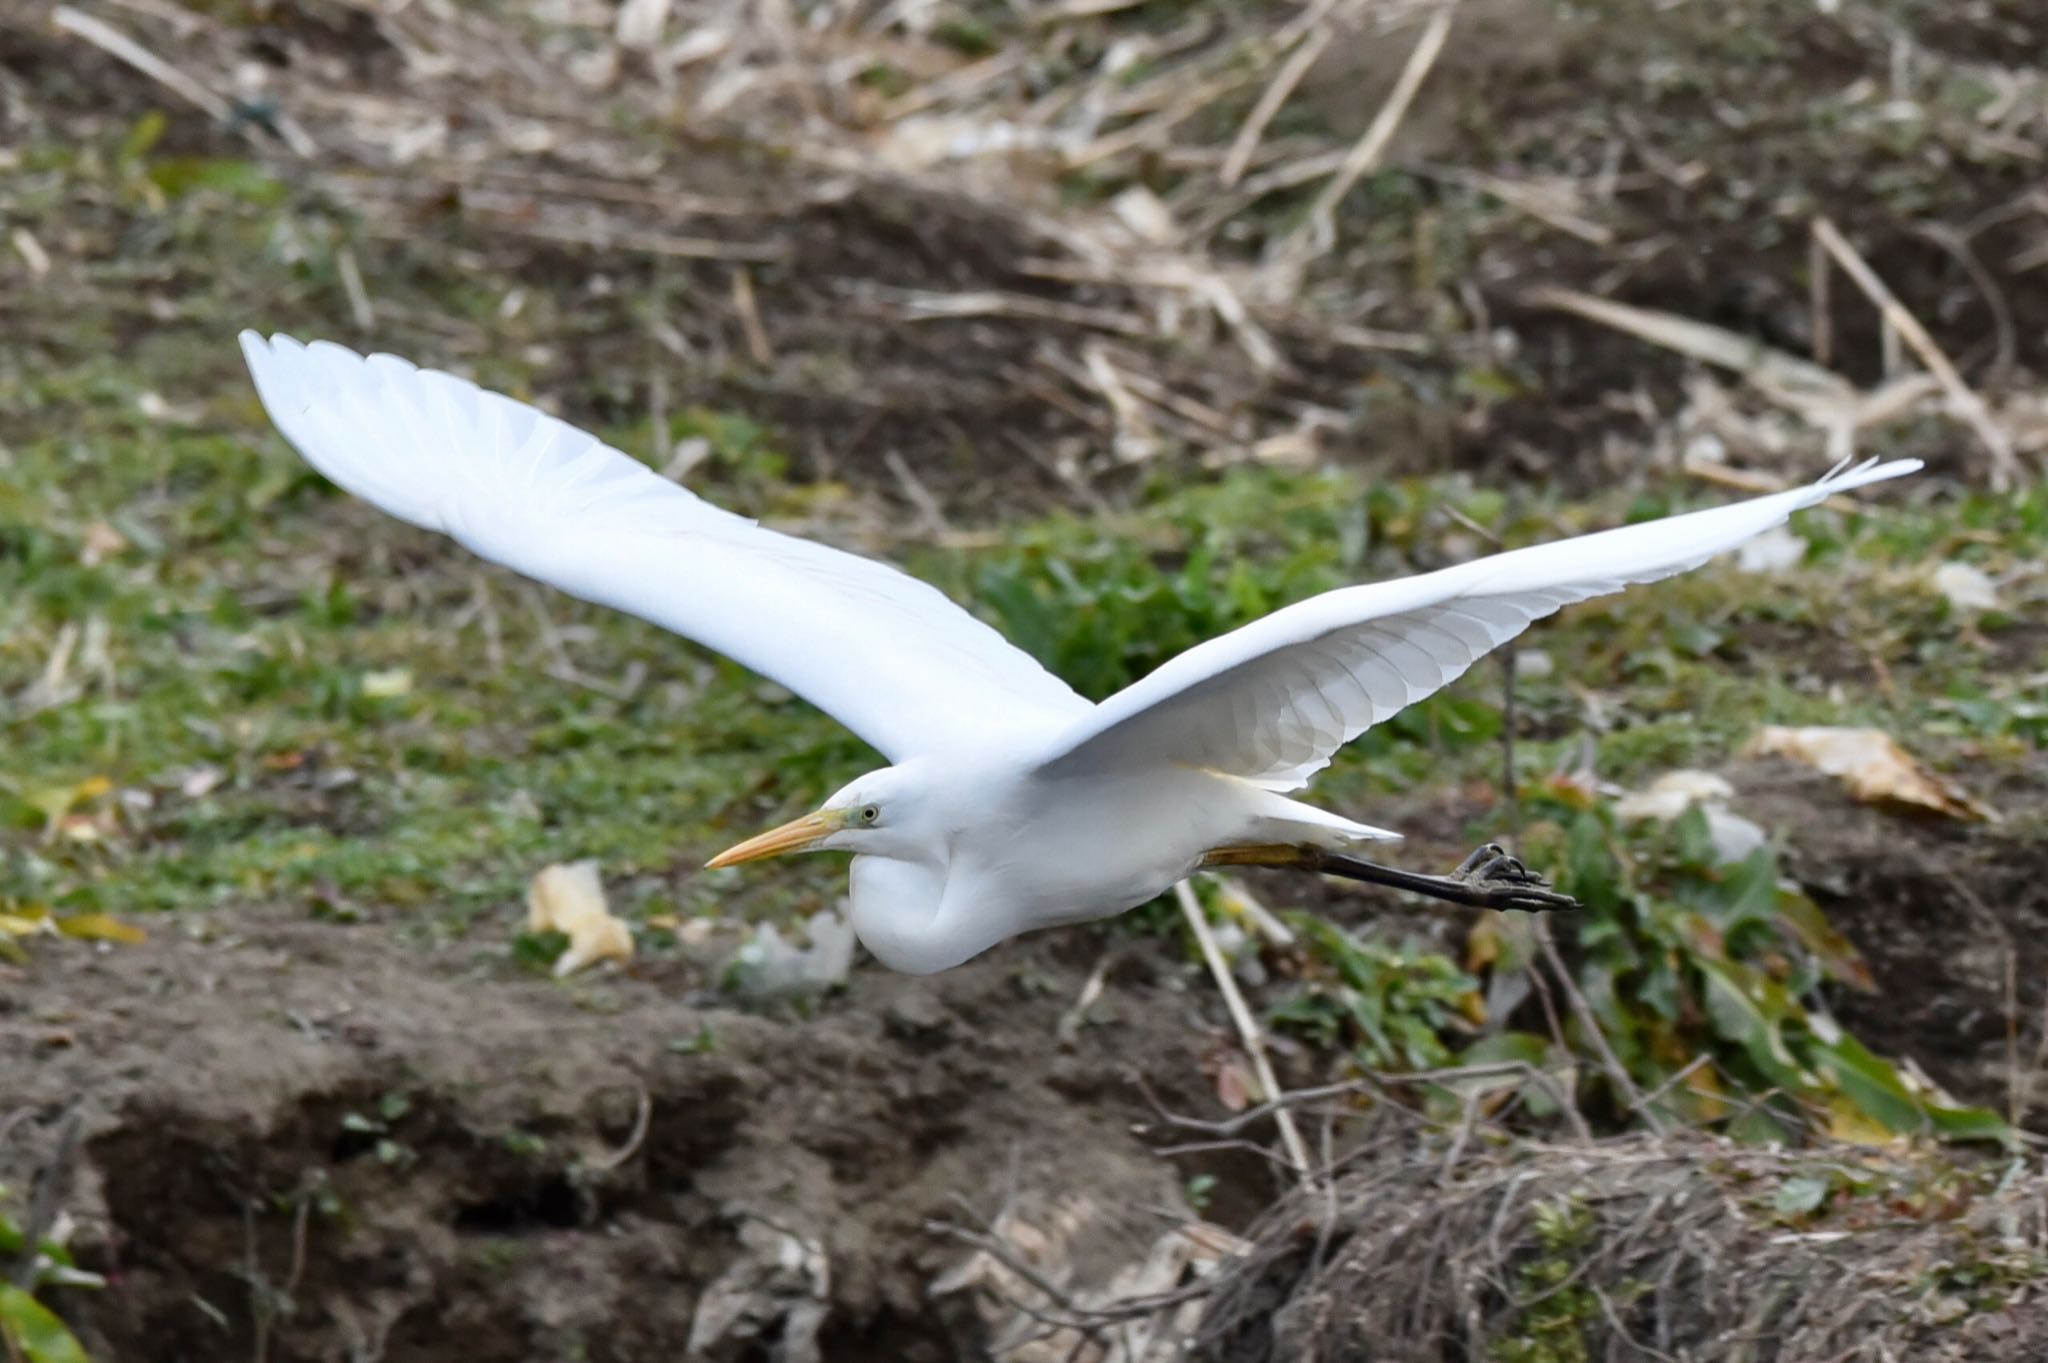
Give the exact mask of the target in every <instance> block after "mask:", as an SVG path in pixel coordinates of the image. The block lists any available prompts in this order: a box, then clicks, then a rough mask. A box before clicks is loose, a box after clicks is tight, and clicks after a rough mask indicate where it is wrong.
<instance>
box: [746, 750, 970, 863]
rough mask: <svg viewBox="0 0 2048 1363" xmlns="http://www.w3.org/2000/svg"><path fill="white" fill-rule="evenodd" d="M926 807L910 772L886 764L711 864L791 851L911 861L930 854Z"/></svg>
mask: <svg viewBox="0 0 2048 1363" xmlns="http://www.w3.org/2000/svg"><path fill="white" fill-rule="evenodd" d="M924 805H925V801H924V799H923V798H922V793H921V788H920V787H919V785H918V783H917V782H916V780H915V779H914V778H913V777H912V776H911V775H910V773H908V772H906V771H905V770H904V769H903V768H901V767H884V768H882V769H881V770H880V771H871V772H869V773H868V774H867V775H865V776H863V777H860V778H859V779H857V780H855V781H852V782H850V783H849V784H847V785H846V786H844V787H842V788H841V789H840V791H839V793H838V794H836V795H834V796H833V797H832V798H831V799H829V800H827V801H825V803H824V804H822V805H820V806H819V807H818V808H817V809H816V810H814V811H812V812H811V813H809V814H806V815H804V816H803V817H802V818H800V819H791V820H790V821H789V822H788V823H786V824H783V825H782V826H781V827H780V828H771V829H769V830H768V831H767V832H766V833H762V834H759V835H757V836H755V837H751V838H748V839H747V840H746V841H745V842H743V843H740V844H738V845H736V846H733V847H728V848H726V849H725V850H724V851H723V852H720V853H719V854H718V855H717V856H715V857H713V858H712V859H711V860H710V861H708V862H706V863H705V865H707V866H713V867H717V866H737V865H739V864H740V863H741V862H743V861H757V860H759V859H760V858H762V857H775V856H781V855H782V854H783V853H785V852H857V853H859V854H860V855H862V856H870V857H897V858H900V859H903V860H906V861H908V860H918V859H921V858H925V857H929V856H930V855H931V851H932V849H931V848H930V846H929V845H928V841H929V840H928V839H926V838H924V837H922V836H920V831H921V829H922V819H921V814H922V811H923V808H924Z"/></svg>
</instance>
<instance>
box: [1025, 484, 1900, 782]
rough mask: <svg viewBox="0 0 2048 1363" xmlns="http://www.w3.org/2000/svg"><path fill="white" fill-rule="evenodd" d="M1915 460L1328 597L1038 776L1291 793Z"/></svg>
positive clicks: (1164, 673)
mask: <svg viewBox="0 0 2048 1363" xmlns="http://www.w3.org/2000/svg"><path fill="white" fill-rule="evenodd" d="M1919 467H1920V461H1919V460H1917V459H1900V460H1894V461H1893V462H1891V463H1887V464H1878V463H1875V462H1872V463H1866V464H1863V465H1859V466H1857V467H1855V468H1846V469H1839V470H1837V471H1836V472H1834V473H1831V474H1829V475H1828V476H1827V477H1824V478H1822V479H1820V480H1819V481H1818V482H1815V483H1812V484H1809V485H1808V486H1805V487H1799V488H1793V489H1791V490H1789V491H1786V492H1778V493H1773V494H1771V495H1769V496H1765V497H1755V498H1752V499H1750V500H1748V501H1744V502H1735V503H1733V504H1731V505H1728V506H1721V507H1715V508H1713V509H1712V510H1709V511H1695V512H1693V513H1691V514H1689V515H1683V516H1670V517H1667V518H1665V519H1663V520H1658V521H1648V522H1645V523H1643V524H1640V525H1629V526H1623V527H1621V528H1620V529H1617V530H1607V531H1603V532H1601V533H1599V534H1594V535H1581V536H1579V537H1578V538H1576V539H1567V540H1558V541H1556V542H1554V543H1551V544H1538V545H1532V546H1531V547H1529V548H1526V549H1515V550H1511V551H1509V552H1507V553H1504V554H1495V555H1493V556H1492V557H1490V558H1482V559H1477V560H1475V561H1473V562H1470V563H1461V564H1459V565H1457V566H1456V567H1452V568H1445V569H1442V570H1440V571H1438V572H1434V573H1423V574H1421V575H1419V576H1416V577H1406V578H1400V579H1398V580H1396V581H1393V582H1380V583H1374V584H1372V585H1370V586H1364V587H1344V588H1340V589H1338V590H1336V591H1332V592H1325V593H1323V594H1322V595H1320V596H1315V597H1311V598H1309V599H1308V600H1306V601H1302V602H1298V603H1297V604H1295V605H1292V606H1288V607H1286V608H1285V609H1283V610H1278V611H1275V612H1274V613H1273V614H1271V615H1268V616H1266V617H1264V618H1263V619H1260V620H1255V621H1253V622H1252V623H1251V624H1249V625H1245V626H1243V627H1242V628H1240V629H1236V630H1233V631H1232V632H1230V633H1229V634H1225V635H1222V636H1220V637H1218V638H1215V639H1211V640H1209V641H1208V642H1206V643H1202V644H1197V645H1196V646H1195V647H1193V648H1191V649H1189V650H1188V651H1187V652H1185V653H1182V654H1181V655H1180V656H1178V657H1176V658H1173V659H1171V660H1170V661H1168V662H1166V663H1164V664H1163V665H1161V666H1160V667H1159V668H1158V669H1157V670H1156V671H1154V672H1152V673H1151V674H1150V675H1148V676H1146V677H1145V678H1144V679H1143V680H1141V681H1138V682H1136V683H1133V684H1132V685H1130V686H1128V687H1125V688H1124V689H1123V690H1122V691H1119V692H1117V694H1115V695H1114V696H1111V697H1110V698H1109V699H1108V700H1106V701H1104V702H1103V703H1102V704H1101V705H1099V706H1097V707H1096V708H1095V709H1094V710H1093V711H1091V712H1090V713H1089V714H1087V715H1086V716H1084V717H1083V718H1081V719H1079V720H1078V721H1076V722H1075V724H1074V727H1073V728H1072V729H1071V730H1069V731H1068V732H1067V733H1066V734H1064V735H1062V736H1061V738H1060V739H1059V740H1058V741H1056V742H1055V743H1054V744H1053V746H1052V748H1051V749H1050V750H1049V752H1048V755H1047V756H1046V758H1045V759H1044V761H1043V764H1042V765H1041V767H1040V770H1041V771H1042V772H1044V773H1045V774H1046V775H1048V776H1052V777H1062V776H1073V775H1080V774H1085V773H1087V772H1089V771H1098V770H1105V769H1110V768H1116V767H1122V766H1130V765H1134V764H1143V763H1162V762H1166V763H1175V764H1178V765H1183V766H1191V767H1203V768H1207V769H1209V770H1211V771H1217V772H1222V773H1225V774H1227V775H1231V776H1238V777H1242V778H1244V779H1246V780H1250V781H1254V782H1257V783H1258V784H1260V785H1263V786H1266V787H1268V788H1269V789H1273V790H1293V789H1295V788H1297V787H1299V786H1302V785H1304V784H1306V783H1307V781H1308V779H1309V777H1311V776H1313V775H1314V774H1315V773H1316V772H1318V771H1320V770H1321V769H1322V768H1323V767H1325V766H1327V765H1328V764H1329V761H1330V758H1331V756H1332V755H1333V754H1334V753H1335V752H1336V751H1337V749H1339V748H1341V747H1342V746H1344V744H1346V743H1349V742H1350V741H1351V740H1352V739H1354V738H1356V737H1357V736H1358V735H1359V734H1361V733H1363V732H1365V730H1367V729H1369V728H1371V727H1372V726H1373V725H1375V724H1378V723H1381V722H1382V721H1384V720H1386V719H1388V718H1390V717H1391V716H1392V715H1394V714H1395V713H1396V712H1397V711H1399V710H1402V709H1404V708H1405V707H1407V706H1410V705H1413V704H1414V703H1415V702H1416V701H1419V700H1421V699H1422V698H1423V697H1424V696H1427V695H1429V694H1431V693H1432V692H1434V691H1437V690H1439V689H1441V688H1442V687H1444V686H1446V685H1448V684H1449V683H1450V682H1452V681H1453V680H1455V679H1456V678H1457V677H1459V676H1461V675H1463V674H1464V672H1465V670H1466V669H1467V668H1469V667H1471V666H1472V664H1473V663H1475V662H1477V661H1479V659H1480V658H1482V657H1484V656H1485V655H1486V654H1487V653H1489V652H1491V651H1492V650H1493V649H1496V648H1498V647H1500V646H1501V645H1502V644H1504V643H1506V642H1507V641H1508V640H1510V639H1512V638H1514V637H1515V636H1516V635H1518V634H1520V633H1521V632H1522V631H1523V630H1525V629H1527V628H1528V627H1529V626H1530V625H1531V624H1532V623H1534V622H1535V621H1537V620H1540V619H1542V618H1543V617H1544V616H1546V615H1549V614H1551V613H1552V612H1554V611H1556V610H1557V609H1559V608H1560V607H1562V606H1567V605H1570V604H1571V603H1573V602H1575V601H1584V600H1586V599H1587V598H1589V597H1595V596H1604V595H1606V594H1608V593H1609V592H1616V591H1620V590H1621V589H1622V588H1623V587H1626V586H1629V585H1630V584H1632V583H1638V582H1653V581H1655V580H1657V579H1658V578H1663V577H1670V576H1672V575H1674V574H1676V573H1682V572H1684V571H1686V570H1687V569H1689V568H1696V567H1698V566H1699V565H1700V564H1702V563H1704V562H1706V561H1707V560H1708V559H1710V558H1712V557H1713V556H1714V555H1716V554H1719V553H1722V552H1723V551H1725V550H1728V549H1732V548H1734V547H1735V546H1736V545H1738V544H1741V543H1742V542H1743V541H1744V540H1747V539H1750V538H1751V537H1753V536H1755V535H1758V534H1761V533H1762V532H1764V531H1765V530H1768V529H1770V528H1771V527H1772V526H1775V525H1780V524H1782V523H1783V522H1784V521H1785V519H1786V518H1787V517H1788V516H1790V515H1791V514H1792V513H1793V512H1794V511H1797V510H1799V509H1801V508H1802V507H1808V506H1812V505H1814V504H1815V503H1816V502H1819V501H1821V500H1822V499H1824V498H1826V497H1830V496H1833V495H1834V494H1836V493H1838V492H1847V491H1849V490H1850V489H1851V488H1858V487H1863V486H1865V485H1867V484H1870V483H1876V482H1881V481H1883V480H1885V479H1887V478H1897V477H1899V476H1901V475H1902V474H1907V473H1912V472H1913V471H1915V470H1916V469H1918V468H1919Z"/></svg>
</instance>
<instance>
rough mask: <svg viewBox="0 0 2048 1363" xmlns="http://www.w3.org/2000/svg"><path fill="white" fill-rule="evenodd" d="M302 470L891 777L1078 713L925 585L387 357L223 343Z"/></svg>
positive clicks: (1066, 693) (249, 339) (285, 342)
mask: <svg viewBox="0 0 2048 1363" xmlns="http://www.w3.org/2000/svg"><path fill="white" fill-rule="evenodd" d="M242 351H243V354H244V355H245V356H247V358H248V361H249V371H250V373H251V375H252V376H253V377H254V379H255V381H256V389H257V392H258V393H259V394H260V395H261V397H262V399H263V405H264V407H265V408H267V409H268V410H269V412H270V415H271V418H272V419H273V420H274V421H276V423H277V426H278V429H279V430H280V431H282V432H283V433H284V436H285V438H286V439H287V440H289V441H290V442H291V443H292V444H293V445H294V446H295V447H297V449H298V450H299V452H300V453H301V454H303V455H304V456H305V457H306V459H307V461H308V462H310V463H311V464H312V465H313V466H314V467H315V468H317V469H319V470H320V471H321V472H322V473H324V474H326V475H327V476H328V477H329V478H331V479H333V480H334V481H335V482H336V483H339V484H340V485H341V486H342V487H344V488H346V489H347V490H349V491H350V492H353V493H355V494H356V495H357V496H359V497H362V498H363V499H364V500H366V501H369V502H373V503H375V504H376V505H377V506H379V507H381V508H382V509H384V510H385V511H387V512H389V513H390V514H392V515H394V516H397V517H398V518H400V519H401V520H405V521H409V522H411V523H412V524H414V525H417V526H421V527H423V528H425V529H428V530H436V531H440V532H443V533H445V534H447V535H449V536H451V537H452V538H454V539H455V540H457V541H459V542H460V543H461V544H463V545H464V546H465V547H467V548H469V549H470V550H472V551H474V552H475V553H477V554H479V555H481V556H482V557H484V558H487V559H489V560H491V561H492V562H494V563H500V564H503V565H505V566H506V567H508V568H511V569H514V570H515V571H517V572H520V573H524V574H525V575H527V576H528V577H533V578H537V579H539V580H540V581H542V582H546V583H548V584H550V585H551V586H554V587H558V588H560V589H561V590H563V591H566V592H568V593H569V594H571V595H572V596H578V597H581V598H583V599H584V600H586V601H593V602H597V603H599V604H601V605H606V606H612V607H615V608H617V609H619V610H623V611H626V612H627V613H629V614H632V615H636V616H639V617H640V618H641V619H643V620H648V621H651V622H653V623H655V624H657V625H661V626H663V627H664V628H666V629H670V630H673V631H675V632H676V633H678V634H681V635H683V636H685V637H686V638H690V639H694V640H696V641H697V642H699V643H701V644H704V645H706V646H708V647H710V648H714V649H716V650H718V651H719V652H721V653H725V654H727V655H729V656H731V657H732V658H734V659H736V660H737V661H739V662H741V663H744V664H745V665H746V666H748V667H750V668H752V669H754V670H755V671H756V672H759V673H761V674H762V675H764V676H767V677H770V678H773V679H774V680H775V681H777V682H780V683H781V684H782V685H784V686H786V687H788V688H789V689H790V690H792V691H794V692H796V693H797V694H798V695H801V696H803V697H804V698H805V699H807V700H809V701H810V702H812V703H813V704H815V705H817V706H818V707H819V708H820V709H823V710H826V711H828V712H829V713H831V714H832V715H833V716H834V717H835V718H837V719H838V720H839V721H840V722H842V723H843V724H845V725H846V726H847V727H848V728H849V729H852V730H853V731H854V732H855V733H857V734H859V735H860V736H861V737H862V738H863V739H865V740H866V741H867V742H869V743H871V744H873V745H874V746H875V747H876V748H878V749H880V750H881V751H882V752H883V753H884V754H885V755H887V756H888V757H889V758H890V759H891V760H892V761H900V760H902V759H904V758H906V757H912V756H915V755H917V754H919V753H921V752H926V751H939V750H945V749H948V748H953V747H957V746H966V745H974V744H980V743H985V742H987V740H988V736H989V734H990V732H991V731H992V730H1000V731H1007V732H1011V733H1018V732H1021V733H1025V734H1030V733H1034V732H1040V731H1042V732H1044V733H1046V734H1048V735H1050V734H1053V733H1057V732H1058V731H1059V730H1060V729H1062V728H1064V727H1066V726H1067V725H1070V724H1072V723H1073V722H1074V721H1075V720H1076V719H1078V718H1079V717H1080V716H1082V715H1085V714H1086V713H1087V712H1088V711H1089V710H1090V709H1091V708H1092V707H1090V706H1089V704H1088V702H1086V701H1085V700H1082V699H1081V698H1080V697H1079V696H1077V695H1075V694H1074V692H1073V690H1072V689H1071V688H1069V687H1068V686H1067V685H1066V683H1064V682H1062V681H1060V680H1059V679H1058V678H1056V677H1054V676H1053V675H1052V674H1051V673H1049V672H1047V671H1046V670H1045V669H1044V668H1043V667H1041V666H1039V664H1038V663H1037V662H1036V661H1034V660H1033V659H1032V658H1031V657H1030V656H1029V655H1028V654H1026V653H1024V652H1023V651H1021V650H1019V649H1017V648H1016V647H1014V646H1012V645H1011V644H1010V643H1009V642H1008V641H1006V640H1005V639H1004V638H1003V637H1002V636H1001V635H1000V634H998V633H996V632H995V631H994V630H993V629H991V628H989V627H988V626H987V625H985V624H983V623H981V622H980V621H979V620H976V619H975V618H974V617H973V616H971V615H969V614H967V612H965V611H964V610H962V609H960V607H959V606H957V605H955V604H954V603H953V602H952V601H950V600H948V599H947V598H946V596H945V595H944V594H942V593H941V592H939V591H938V590H937V589H936V588H934V587H932V586H930V585H929V584H927V583H924V582H920V581H918V580H917V579H916V578H913V577H909V576H907V575H905V574H903V573H900V572H898V571H897V570H896V569H894V568H891V567H889V566H888V565H886V564H882V563H878V562H876V561H874V560H872V559H868V558H863V557H861V556H859V555H857V554H849V553H844V552H841V551H839V550H836V549H831V548H828V547H826V546H824V545H822V544H816V543H813V542H811V541H809V540H802V539H797V538H795V537H793V536H789V535H783V534H778V533H776V532H774V531H772V530H766V529H763V528H761V527H760V526H758V525H756V524H755V523H754V522H752V521H750V520H747V519H746V518H745V517H742V516H736V515H733V514H732V513H731V512H728V511H723V510H720V509H719V508H717V507H715V506H712V505H711V504H709V503H708V502H705V501H702V500H701V499H699V498H698V497H696V496H695V495H694V494H692V493H691V492H689V491H687V490H686V489H684V488H682V487H680V486H678V485H677V484H675V483H672V482H670V481H669V480H667V479H665V478H663V477H661V476H660V475H659V474H657V473H655V472H654V471H653V470H652V469H650V468H648V467H647V466H646V465H644V464H642V463H640V462H639V461H637V460H635V459H633V458H631V457H629V456H628V455H625V454H623V453H621V452H620V451H618V450H615V449H612V448H611V447H610V446H607V445H605V444H604V443H603V442H602V441H599V440H598V439H597V438H596V437H595V436H592V435H589V434H587V433H586V432H583V431H579V430H577V429H576V428H575V427H573V426H570V425H569V424H568V423H566V422H563V421H559V420H557V419H556V418H554V417H551V416H549V415H547V414H546V413H544V412H540V411H536V410H535V409H534V408H532V407H529V406H527V405H525V404H524V403H520V402H515V401H513V400H512V399H511V398H508V397H505V396H503V395H502V394H499V393H493V392H489V391H487V390H484V389H481V388H478V387H477V386H476V385H475V384H472V383H470V382H468V381H467V380H464V379H460V378H456V377H455V376H454V375H451V374H444V373H440V372H438V371H435V370H428V369H419V368H416V367H414V366H413V365H412V364H410V363H409V362H407V361H405V360H402V359H399V358H398V357H396V356H393V355H372V356H370V357H369V358H367V359H365V358H364V357H362V356H360V355H357V354H356V353H355V352H354V351H352V350H349V349H347V348H346V347H343V346H338V345H334V344H332V343H330V342H326V341H315V342H314V343H312V344H311V345H301V344H299V342H297V341H295V340H292V339H291V338H290V337H286V336H277V337H273V338H271V339H270V340H268V341H266V340H264V339H263V338H262V337H260V336H258V335H257V334H255V333H254V332H244V333H243V334H242Z"/></svg>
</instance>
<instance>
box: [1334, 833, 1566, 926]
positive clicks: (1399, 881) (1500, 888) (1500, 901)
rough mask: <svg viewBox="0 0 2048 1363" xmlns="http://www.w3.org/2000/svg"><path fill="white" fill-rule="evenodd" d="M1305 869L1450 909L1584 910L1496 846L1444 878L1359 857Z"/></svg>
mask: <svg viewBox="0 0 2048 1363" xmlns="http://www.w3.org/2000/svg"><path fill="white" fill-rule="evenodd" d="M1308 866H1309V868H1310V869H1312V870H1316V871H1321V872H1322V873H1323V874H1325V875H1333V876H1342V877H1344V878H1345V879H1347V880H1362V881H1365V882H1366V883H1368V884H1372V885H1387V886H1391V887H1392V888H1394V889H1397V890H1407V891H1409V892H1410V893H1411V894H1420V895H1427V896H1429V897H1430V898H1432V899H1442V900H1447V901H1448V902H1450V903H1453V904H1465V905H1469V906H1470V907H1472V908H1476V909H1527V910H1529V911H1530V912H1541V911H1543V910H1546V909H1576V908H1580V907H1583V906H1582V905H1580V903H1579V901H1578V900H1576V899H1573V898H1572V897H1571V896H1570V895H1568V894H1559V893H1557V891H1555V890H1553V889H1551V888H1550V883H1549V882H1548V881H1546V880H1545V879H1543V877H1542V876H1539V875H1537V874H1536V873H1535V872H1533V871H1531V870H1530V869H1529V868H1528V867H1527V866H1524V865H1523V864H1522V863H1521V861H1520V860H1518V859H1517V858H1515V857H1511V856H1509V855H1508V854H1507V852H1506V851H1505V850H1504V849H1503V848H1501V847H1500V846H1498V845H1497V844H1495V843H1488V844H1486V846H1484V847H1482V848H1480V849H1479V850H1478V851H1476V852H1474V853H1473V854H1472V855H1471V856H1469V857H1466V858H1465V860H1464V861H1462V862H1460V863H1459V864H1458V869H1457V870H1455V871H1453V872H1451V873H1450V874H1449V875H1447V876H1428V875H1422V874H1419V873H1417V872H1415V871H1403V870H1398V869H1396V868H1395V867H1392V866H1382V865H1380V864H1379V863H1378V862H1376V861H1367V860H1365V859H1364V858H1362V857H1347V856H1343V855H1341V854H1339V853H1335V852H1316V853H1313V854H1312V856H1311V858H1310V860H1309V862H1308Z"/></svg>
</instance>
